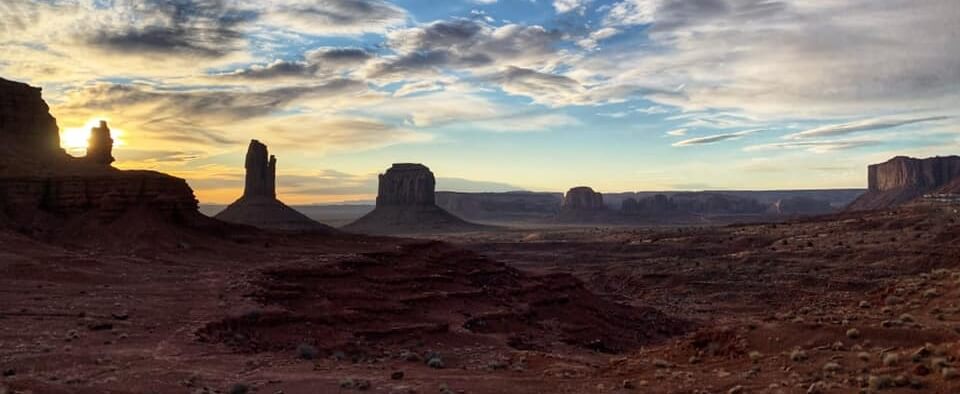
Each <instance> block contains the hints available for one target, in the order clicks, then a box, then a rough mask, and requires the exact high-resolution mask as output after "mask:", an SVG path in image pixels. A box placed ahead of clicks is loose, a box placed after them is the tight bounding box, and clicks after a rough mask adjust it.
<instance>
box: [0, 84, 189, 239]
mask: <svg viewBox="0 0 960 394" xmlns="http://www.w3.org/2000/svg"><path fill="white" fill-rule="evenodd" d="M97 129H100V130H99V131H97ZM91 143H92V151H91V152H90V153H91V155H90V157H89V160H88V159H87V158H74V157H71V156H69V155H67V154H66V153H65V152H64V151H63V149H61V148H60V138H59V129H58V127H57V121H56V119H54V118H53V116H51V115H50V113H49V107H48V106H47V104H46V103H45V102H44V101H43V99H42V98H41V97H40V89H39V88H34V87H31V86H29V85H26V84H22V83H18V82H11V81H8V80H5V79H0V217H5V218H6V220H8V221H10V222H12V223H13V224H15V225H16V226H17V227H18V228H21V229H24V230H27V231H40V230H41V229H45V228H54V227H56V225H57V223H63V222H65V221H68V220H72V219H73V218H96V219H99V220H100V221H102V222H112V221H114V220H115V219H117V218H119V217H120V216H123V215H124V214H125V213H126V212H128V211H133V210H137V211H138V212H141V213H147V214H150V215H154V216H157V217H160V218H162V219H164V220H166V219H177V220H188V221H192V220H194V219H198V220H199V218H202V215H200V213H199V212H198V210H197V200H196V197H194V194H193V190H191V189H190V186H188V185H187V182H186V181H184V180H183V179H180V178H176V177H172V176H169V175H166V174H161V173H158V172H153V171H121V170H118V169H115V168H113V167H110V166H109V165H104V164H108V162H109V161H112V157H111V153H110V152H111V148H112V143H111V140H110V136H109V129H108V128H107V127H106V125H105V124H103V125H102V127H101V128H95V129H94V136H93V137H92V138H91ZM158 215H159V216H158Z"/></svg>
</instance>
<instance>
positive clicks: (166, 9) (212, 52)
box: [81, 0, 257, 57]
mask: <svg viewBox="0 0 960 394" xmlns="http://www.w3.org/2000/svg"><path fill="white" fill-rule="evenodd" d="M113 6H114V10H113V11H114V17H113V18H110V19H107V21H108V22H107V23H101V24H99V25H98V24H92V25H87V26H86V27H87V29H84V32H86V34H84V35H82V36H81V40H83V41H84V42H85V43H87V44H89V45H91V46H93V47H97V48H101V49H104V50H107V51H109V52H120V53H123V52H137V53H141V54H151V55H177V54H179V55H189V56H196V57H222V56H225V55H226V54H228V53H230V52H233V51H236V50H237V49H238V43H239V42H240V41H241V38H242V35H243V32H242V30H241V28H242V27H243V25H244V24H246V23H248V22H251V21H253V20H255V19H256V17H257V14H256V13H255V12H253V11H250V10H243V9H240V8H238V7H235V6H234V5H233V3H232V2H228V1H225V0H191V1H162V0H149V1H136V2H134V1H124V0H121V1H117V2H116V3H114V4H113Z"/></svg>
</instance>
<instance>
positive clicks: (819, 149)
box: [743, 140, 883, 153]
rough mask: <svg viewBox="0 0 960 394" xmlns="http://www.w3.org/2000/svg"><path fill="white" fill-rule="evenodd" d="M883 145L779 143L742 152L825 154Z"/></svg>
mask: <svg viewBox="0 0 960 394" xmlns="http://www.w3.org/2000/svg"><path fill="white" fill-rule="evenodd" d="M881 143H883V142H882V141H879V140H834V141H796V142H779V143H773V144H761V145H751V146H747V147H746V148H744V149H743V150H744V151H747V152H754V151H765V150H778V149H805V150H807V151H808V152H812V153H826V152H835V151H842V150H850V149H857V148H863V147H868V146H874V145H879V144H881Z"/></svg>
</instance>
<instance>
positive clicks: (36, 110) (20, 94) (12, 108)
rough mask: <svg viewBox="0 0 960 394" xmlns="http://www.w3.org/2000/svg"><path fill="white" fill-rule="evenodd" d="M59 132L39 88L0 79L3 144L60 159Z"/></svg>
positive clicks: (61, 152)
mask: <svg viewBox="0 0 960 394" xmlns="http://www.w3.org/2000/svg"><path fill="white" fill-rule="evenodd" d="M59 131H60V129H59V127H57V120H56V119H54V118H53V116H51V115H50V107H48V106H47V103H46V102H44V101H43V98H42V97H41V96H40V88H35V87H32V86H30V85H27V84H25V83H20V82H13V81H9V80H6V79H3V78H0V138H2V139H3V143H4V144H5V145H7V146H8V147H12V148H16V149H18V150H22V151H24V152H30V153H32V154H34V155H37V157H38V158H48V159H49V158H63V157H64V156H66V153H64V151H63V149H61V148H60V134H59Z"/></svg>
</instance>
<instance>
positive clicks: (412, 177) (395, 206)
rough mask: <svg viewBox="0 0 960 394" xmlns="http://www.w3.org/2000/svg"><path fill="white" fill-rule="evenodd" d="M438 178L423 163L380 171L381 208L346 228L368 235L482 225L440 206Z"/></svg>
mask: <svg viewBox="0 0 960 394" xmlns="http://www.w3.org/2000/svg"><path fill="white" fill-rule="evenodd" d="M435 188H436V179H434V177H433V172H431V171H430V169H429V168H427V167H426V166H424V165H423V164H411V163H400V164H394V165H393V166H392V167H390V168H389V169H388V170H387V171H386V172H385V173H383V174H380V187H379V189H378V190H379V191H378V193H377V207H376V208H375V209H374V210H373V211H372V212H370V213H368V214H366V215H364V216H363V217H361V218H360V219H357V220H356V221H355V222H353V223H350V224H348V225H346V226H344V227H343V229H345V230H347V231H351V232H357V233H366V234H403V233H441V232H452V231H469V230H477V229H480V228H482V226H480V225H476V224H473V223H469V222H467V221H465V220H463V219H460V218H459V217H457V216H454V215H453V214H451V213H450V212H447V211H445V210H443V209H442V208H440V207H439V206H437V204H436V202H435V201H436V197H435V195H434V192H435V190H434V189H435Z"/></svg>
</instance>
